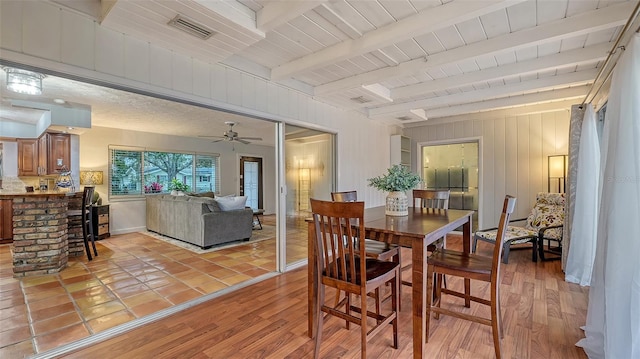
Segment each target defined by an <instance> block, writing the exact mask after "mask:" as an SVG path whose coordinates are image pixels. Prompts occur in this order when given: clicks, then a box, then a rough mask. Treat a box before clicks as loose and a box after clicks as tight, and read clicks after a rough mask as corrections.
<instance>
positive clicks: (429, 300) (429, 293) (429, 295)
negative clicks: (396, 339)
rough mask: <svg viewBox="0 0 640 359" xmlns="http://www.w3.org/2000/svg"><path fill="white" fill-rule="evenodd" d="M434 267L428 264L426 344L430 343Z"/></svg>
mask: <svg viewBox="0 0 640 359" xmlns="http://www.w3.org/2000/svg"><path fill="white" fill-rule="evenodd" d="M431 273H433V267H431V266H429V264H428V262H427V308H425V309H426V310H427V313H426V315H425V319H424V320H425V324H426V328H425V330H424V334H425V337H426V342H427V343H428V342H429V322H430V320H431V303H432V302H433V274H431Z"/></svg>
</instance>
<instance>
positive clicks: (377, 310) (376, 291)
mask: <svg viewBox="0 0 640 359" xmlns="http://www.w3.org/2000/svg"><path fill="white" fill-rule="evenodd" d="M374 292H375V295H376V297H375V301H376V314H377V315H380V302H381V301H382V298H381V297H380V288H379V287H378V288H376V289H375V291H374ZM376 321H377V322H380V320H378V319H376Z"/></svg>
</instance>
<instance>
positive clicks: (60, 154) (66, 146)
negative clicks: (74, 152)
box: [42, 133, 71, 174]
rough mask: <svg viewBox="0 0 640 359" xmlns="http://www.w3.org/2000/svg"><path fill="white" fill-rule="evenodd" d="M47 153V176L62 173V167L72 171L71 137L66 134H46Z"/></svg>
mask: <svg viewBox="0 0 640 359" xmlns="http://www.w3.org/2000/svg"><path fill="white" fill-rule="evenodd" d="M42 137H46V143H47V153H46V155H45V156H44V157H45V158H46V162H47V165H46V168H47V169H46V172H47V174H58V173H60V172H62V167H65V168H66V170H67V171H68V170H70V169H71V136H70V135H68V134H65V133H45V134H44V135H43V136H42Z"/></svg>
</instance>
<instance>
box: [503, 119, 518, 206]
mask: <svg viewBox="0 0 640 359" xmlns="http://www.w3.org/2000/svg"><path fill="white" fill-rule="evenodd" d="M504 126H505V127H504V128H505V139H504V140H505V142H504V144H505V147H504V148H505V154H504V155H505V157H504V169H505V180H506V183H505V191H506V194H509V195H512V196H516V197H517V196H518V121H517V119H516V118H515V117H507V118H506V120H505V123H504ZM516 203H517V204H516V210H515V213H519V211H518V209H519V208H520V203H519V202H516Z"/></svg>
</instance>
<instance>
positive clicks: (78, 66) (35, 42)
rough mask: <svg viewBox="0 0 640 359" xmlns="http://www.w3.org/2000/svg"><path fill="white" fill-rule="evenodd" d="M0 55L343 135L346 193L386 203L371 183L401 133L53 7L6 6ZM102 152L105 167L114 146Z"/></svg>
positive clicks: (341, 180)
mask: <svg viewBox="0 0 640 359" xmlns="http://www.w3.org/2000/svg"><path fill="white" fill-rule="evenodd" d="M0 50H1V51H0V59H2V60H5V61H12V62H16V63H19V64H24V65H28V66H33V67H37V68H41V69H43V70H49V71H56V72H59V73H63V74H69V75H74V76H79V77H81V78H86V79H90V80H94V81H102V82H105V83H109V84H113V85H118V86H122V87H125V88H131V89H133V90H142V91H148V92H151V93H155V94H158V95H163V96H169V97H173V98H178V99H184V100H188V101H192V102H195V103H201V104H204V105H208V106H215V107H217V108H220V109H223V110H230V111H236V112H240V113H245V114H248V115H252V116H256V117H261V118H265V119H271V120H278V121H284V122H287V123H291V124H295V125H299V126H307V127H312V128H315V129H320V130H324V131H328V132H332V133H336V134H337V135H338V136H337V147H338V149H337V156H338V161H337V163H338V169H337V174H338V176H337V177H338V186H339V189H356V190H358V192H359V197H360V198H362V199H363V200H365V201H366V202H367V206H376V205H381V204H384V193H381V192H378V191H376V190H373V189H371V188H370V187H367V185H366V179H367V178H370V177H374V176H377V175H379V174H381V173H383V172H384V171H385V170H386V168H387V167H388V166H389V136H390V135H391V134H395V133H396V132H397V131H398V129H397V128H394V127H392V126H391V127H390V126H388V125H386V124H383V123H381V122H376V121H372V120H369V119H367V118H366V117H364V116H363V115H361V114H359V113H356V112H345V111H342V110H339V109H336V108H335V107H332V106H329V105H327V104H324V103H321V102H318V101H316V100H314V99H313V98H311V97H310V96H308V95H306V94H303V93H300V92H298V91H295V90H291V89H289V88H286V87H284V86H281V85H279V84H276V83H273V82H270V81H267V80H265V79H263V78H259V77H255V76H252V75H249V74H247V73H243V72H240V71H238V70H236V69H233V68H229V67H226V66H222V65H219V64H216V63H213V64H212V63H208V62H207V59H194V58H190V57H186V56H183V55H181V54H179V53H176V52H173V51H172V50H171V49H167V48H163V47H160V46H157V45H155V44H153V43H149V42H146V41H142V40H140V39H137V38H135V37H132V36H129V35H127V34H123V33H120V32H116V31H113V30H110V29H109V28H106V27H103V26H101V25H100V24H99V23H97V22H95V21H93V20H92V19H90V18H88V17H86V16H84V15H82V14H79V13H76V12H72V11H69V10H67V9H65V8H62V7H59V6H57V5H56V4H55V3H53V2H47V1H0ZM45 72H46V71H45ZM44 85H45V86H46V79H45V82H44ZM82 146H83V145H82V144H81V156H80V163H81V166H84V163H85V158H83V152H82ZM102 153H103V155H104V156H105V157H104V162H105V163H106V158H107V157H106V156H107V149H106V148H104V149H103V150H102ZM94 160H95V158H92V159H91V161H94ZM122 213H125V212H122ZM114 219H115V221H112V225H114V224H115V225H117V218H114ZM114 222H115V223H114ZM127 225H131V224H127Z"/></svg>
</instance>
